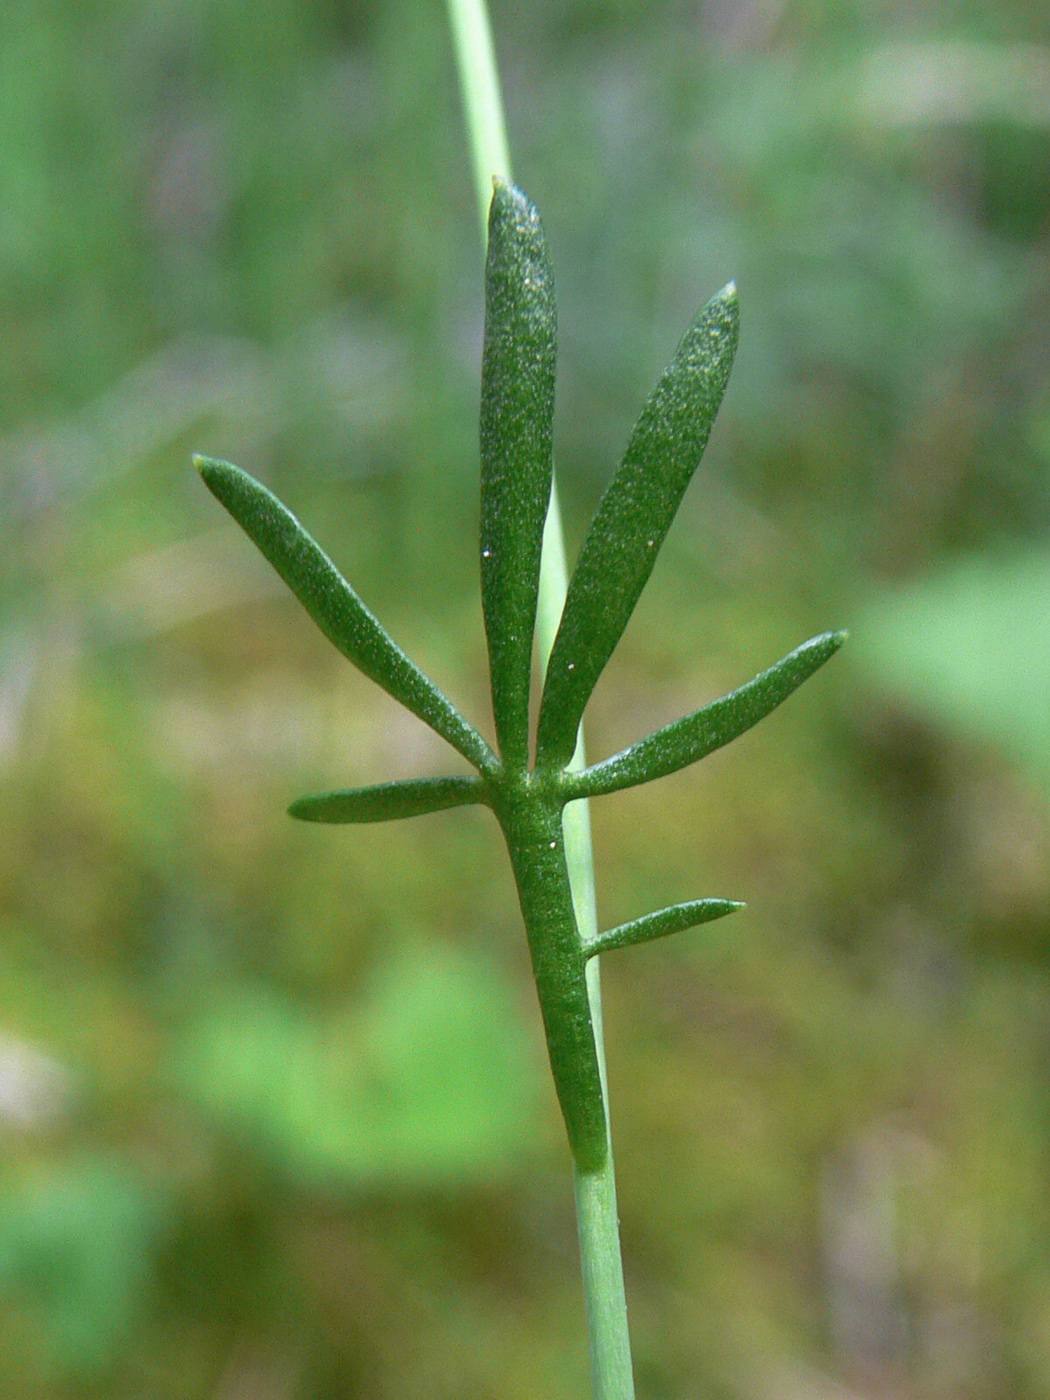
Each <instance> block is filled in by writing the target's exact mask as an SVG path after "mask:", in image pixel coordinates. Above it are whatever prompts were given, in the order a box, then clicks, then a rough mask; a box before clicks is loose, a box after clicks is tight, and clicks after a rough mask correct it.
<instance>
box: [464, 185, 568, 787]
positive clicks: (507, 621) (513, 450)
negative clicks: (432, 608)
mask: <svg viewBox="0 0 1050 1400" xmlns="http://www.w3.org/2000/svg"><path fill="white" fill-rule="evenodd" d="M556 337H557V313H556V310H555V304H554V275H553V272H552V270H551V264H550V256H549V254H548V251H547V242H546V239H545V238H544V236H543V226H542V225H541V223H540V217H539V215H538V214H537V212H536V210H535V208H534V207H533V205H532V204H531V203H530V202H529V200H528V199H526V197H525V196H524V195H523V194H522V193H521V191H520V190H518V189H515V188H514V186H513V185H507V184H504V183H503V182H502V181H497V183H496V188H495V193H494V194H493V196H492V205H491V208H490V210H489V247H488V261H487V263H486V265H485V350H484V356H483V358H482V363H481V600H482V604H483V606H484V610H485V631H486V633H487V635H488V643H489V659H490V666H491V672H492V709H493V713H494V715H495V720H496V733H497V735H498V736H499V744H500V751H501V753H502V755H503V759H504V762H506V763H507V764H508V765H509V766H510V767H512V768H525V767H526V766H527V764H528V755H529V679H530V674H531V669H532V635H533V630H534V627H535V623H536V599H537V594H538V590H539V577H540V553H541V550H542V546H543V522H544V520H545V519H546V516H547V503H548V501H549V500H550V493H551V472H552V466H551V429H552V422H553V417H554V369H555V353H556Z"/></svg>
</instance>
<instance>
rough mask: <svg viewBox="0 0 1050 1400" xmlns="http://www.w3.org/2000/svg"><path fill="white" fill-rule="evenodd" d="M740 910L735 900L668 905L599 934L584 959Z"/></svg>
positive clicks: (692, 901) (704, 900)
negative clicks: (665, 907)
mask: <svg viewBox="0 0 1050 1400" xmlns="http://www.w3.org/2000/svg"><path fill="white" fill-rule="evenodd" d="M743 908H744V905H743V904H741V903H740V901H739V900H736V899H693V900H690V901H689V903H688V904H672V905H670V906H669V908H667V909H658V910H657V911H656V913H655V914H646V915H644V916H643V917H642V918H641V919H632V920H631V921H630V923H628V924H619V925H618V926H617V927H616V928H614V929H610V930H609V932H608V933H601V934H599V935H598V937H597V938H595V939H593V940H592V941H591V942H590V943H588V944H587V945H586V947H585V948H584V956H585V957H588V958H593V957H595V956H597V954H598V953H609V952H611V951H612V950H613V949H614V948H629V947H631V945H632V944H634V943H650V942H651V941H652V940H653V939H654V938H663V937H664V935H665V934H668V933H681V932H683V930H685V929H687V928H696V927H697V925H698V924H709V923H710V922H711V920H712V919H722V918H724V917H725V916H726V914H735V913H736V911H737V910H738V909H743Z"/></svg>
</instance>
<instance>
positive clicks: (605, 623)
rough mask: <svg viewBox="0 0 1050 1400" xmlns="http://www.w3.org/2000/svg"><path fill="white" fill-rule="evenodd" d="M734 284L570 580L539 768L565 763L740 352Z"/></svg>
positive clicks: (672, 378) (685, 356)
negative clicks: (737, 350)
mask: <svg viewBox="0 0 1050 1400" xmlns="http://www.w3.org/2000/svg"><path fill="white" fill-rule="evenodd" d="M737 329H738V311H737V298H736V288H735V287H734V285H733V284H732V283H730V284H729V285H728V286H727V287H725V288H723V290H722V291H721V292H719V293H718V294H717V296H715V297H713V298H712V299H711V300H710V301H709V302H708V304H707V305H706V306H705V307H704V309H703V310H702V311H701V312H700V314H699V316H698V317H697V318H696V320H695V321H694V322H693V324H692V326H691V327H690V328H689V330H688V331H687V332H686V334H685V337H684V338H683V340H682V343H681V344H680V345H679V347H678V349H677V351H676V352H675V356H674V359H673V360H672V361H671V363H670V365H669V366H668V368H667V369H666V370H665V372H664V375H663V377H662V378H661V380H660V382H659V383H658V384H657V386H656V388H655V389H654V390H653V392H652V394H651V395H650V397H649V401H648V403H647V404H646V405H645V408H644V409H643V410H642V416H641V417H640V418H639V420H638V423H637V424H636V426H635V428H634V431H633V433H632V434H631V439H630V441H629V443H628V444H627V451H626V453H625V455H624V459H623V462H622V464H621V466H620V468H619V470H618V471H617V473H616V475H615V476H614V477H613V479H612V482H611V483H610V485H609V488H608V490H607V491H606V492H605V495H604V496H603V497H602V500H601V503H600V504H599V506H598V510H597V513H596V515H595V517H594V519H593V521H592V522H591V526H590V529H589V530H588V532H587V536H586V538H585V540H584V542H583V548H582V549H581V550H580V557H579V560H578V561H577V564H576V569H575V571H574V573H573V576H572V580H571V582H570V584H569V591H568V596H567V598H566V600H565V610H564V612H563V613H562V619H561V625H560V627H559V628H558V635H557V636H556V638H555V640H554V647H553V650H552V652H551V657H550V663H549V665H548V668H547V680H546V685H545V687H544V691H543V700H542V703H541V705H540V718H539V729H538V734H537V749H536V762H537V765H538V766H539V765H542V766H551V767H561V766H564V765H565V764H566V763H568V761H569V759H570V758H571V757H572V754H573V750H574V749H575V747H576V733H577V729H578V728H579V723H580V720H581V719H582V717H583V711H584V706H585V705H586V704H587V701H588V700H589V699H590V695H591V691H592V690H593V689H594V687H595V684H596V683H597V680H598V677H599V676H600V675H601V673H602V671H603V670H604V669H605V663H606V662H607V661H608V660H609V657H610V656H611V655H612V653H613V650H614V648H615V647H616V644H617V642H618V641H619V640H620V637H621V636H622V635H623V630H624V628H625V627H626V626H627V623H628V620H629V619H630V616H631V613H632V612H633V611H634V606H635V604H636V603H637V601H638V598H639V595H640V594H641V591H642V589H643V588H644V587H645V583H646V580H647V579H648V577H649V575H650V573H652V569H653V564H654V563H655V561H656V555H657V553H658V551H659V549H660V546H661V545H662V544H663V542H664V537H665V536H666V534H667V531H668V530H669V529H670V527H671V522H672V520H673V519H674V516H675V512H676V511H677V510H678V507H679V505H680V503H681V500H682V496H683V495H684V494H685V488H686V487H687V486H688V485H689V482H690V480H691V479H692V476H693V473H694V472H695V471H696V468H697V466H698V465H699V462H700V458H701V456H702V455H703V451H704V448H705V447H706V446H707V439H708V437H709V436H710V434H711V427H712V425H713V423H714V420H715V414H716V413H717V412H718V407H719V405H720V404H721V402H722V395H723V394H724V393H725V387H726V383H727V381H728V379H729V371H730V369H731V368H732V364H733V356H734V355H735V354H736V344H737Z"/></svg>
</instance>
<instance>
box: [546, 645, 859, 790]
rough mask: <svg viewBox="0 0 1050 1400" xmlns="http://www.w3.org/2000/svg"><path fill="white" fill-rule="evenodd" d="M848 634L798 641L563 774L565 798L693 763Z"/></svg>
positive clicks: (761, 712)
mask: <svg viewBox="0 0 1050 1400" xmlns="http://www.w3.org/2000/svg"><path fill="white" fill-rule="evenodd" d="M848 635H849V634H848V633H846V632H824V633H822V634H821V635H820V636H819V637H813V638H811V640H810V641H808V642H803V643H802V645H801V646H800V647H796V648H795V650H794V651H792V652H789V653H788V654H787V656H785V657H784V658H783V659H782V660H780V661H778V662H777V663H776V665H775V666H770V668H769V669H768V671H763V672H761V674H760V675H757V676H756V677H755V678H754V680H752V681H748V682H747V684H746V685H742V686H740V687H739V688H738V689H737V690H733V691H730V693H729V694H728V695H723V696H722V697H721V699H720V700H713V701H712V702H711V704H710V705H705V706H704V708H703V709H702V710H697V711H695V713H693V714H691V715H686V716H685V718H684V719H679V720H675V722H674V723H673V724H669V725H667V726H666V727H665V728H663V729H658V730H657V731H656V733H655V734H650V735H649V737H648V738H647V739H642V740H640V741H639V742H638V743H637V744H632V745H631V747H630V748H629V749H624V750H623V751H622V752H621V753H618V754H614V755H613V757H612V758H607V759H606V760H605V761H604V762H603V763H596V764H595V765H594V767H593V768H585V769H584V770H583V772H582V773H568V774H566V775H565V778H564V786H563V791H564V792H565V793H567V795H568V798H569V800H570V801H572V800H574V799H575V798H577V797H600V796H601V795H602V794H603V793H607V792H617V791H619V790H620V789H621V788H627V787H634V786H635V785H636V784H638V783H648V782H651V781H652V779H653V778H662V777H664V776H665V775H666V774H668V773H676V772H677V771H678V769H679V768H686V767H688V765H689V764H690V763H696V761H697V760H698V759H701V758H703V757H704V756H705V755H706V754H709V753H712V752H713V751H714V750H715V749H720V748H721V747H722V745H723V744H728V743H729V742H730V740H731V739H735V738H737V736H738V735H740V734H743V733H744V732H745V731H746V730H748V729H750V728H751V727H752V725H755V724H757V723H758V721H759V720H760V719H764V718H765V716H766V715H768V714H769V713H770V711H771V710H775V709H776V707H777V706H778V705H780V704H782V703H783V701H785V700H786V699H787V698H788V696H789V695H790V694H791V693H792V691H795V690H797V689H798V687H799V686H800V685H801V684H802V682H803V681H805V680H808V679H809V677H810V676H811V675H812V674H813V672H814V671H816V670H819V668H820V667H821V666H823V665H824V662H825V661H827V660H828V659H829V658H830V657H832V656H834V654H835V653H836V652H837V651H838V649H839V647H840V646H841V645H842V643H843V642H844V641H845V640H846V637H847V636H848Z"/></svg>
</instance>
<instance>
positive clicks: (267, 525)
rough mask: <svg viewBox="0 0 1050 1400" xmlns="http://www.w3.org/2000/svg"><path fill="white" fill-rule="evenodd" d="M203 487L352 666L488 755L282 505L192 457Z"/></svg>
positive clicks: (237, 475) (474, 759)
mask: <svg viewBox="0 0 1050 1400" xmlns="http://www.w3.org/2000/svg"><path fill="white" fill-rule="evenodd" d="M194 462H195V463H196V465H197V467H198V468H199V470H200V474H201V476H202V477H203V478H204V481H205V484H206V485H207V487H208V489H209V490H210V491H211V492H212V493H213V494H214V495H215V496H216V497H218V499H219V500H220V501H221V502H222V504H223V505H224V506H225V507H226V509H227V510H228V511H229V512H230V514H231V515H232V516H233V518H234V519H235V520H236V521H237V523H238V525H240V526H241V528H242V529H243V530H244V531H245V533H246V534H247V535H248V536H249V538H250V539H251V540H253V541H254V543H255V544H256V545H258V547H259V549H260V550H261V551H262V553H263V554H264V555H265V557H266V558H267V559H268V560H269V561H270V563H271V564H272V565H273V566H274V568H275V569H276V570H277V572H278V573H279V574H280V576H281V577H282V578H283V579H284V581H285V583H286V584H287V585H288V587H289V588H290V589H291V590H292V592H293V593H294V594H295V596H296V597H297V598H298V599H299V601H300V603H302V605H303V607H304V608H305V609H306V611H307V612H308V613H309V614H310V616H311V617H312V618H313V620H314V621H315V622H316V623H317V625H318V627H320V629H321V631H322V632H323V633H324V634H325V636H326V637H327V638H328V639H329V641H331V642H333V643H334V644H335V645H336V646H337V647H338V648H339V650H340V651H341V652H342V653H343V655H344V656H346V657H348V658H349V660H351V661H352V662H353V663H354V665H355V666H358V667H360V669H361V670H362V671H363V672H364V673H365V675H366V676H368V677H370V679H372V680H374V681H375V682H376V684H377V685H380V686H382V687H383V689H384V690H385V691H387V692H388V693H389V694H390V695H392V696H393V697H394V699H395V700H399V701H400V702H401V704H402V705H404V706H405V708H406V709H408V710H411V711H412V713H413V714H414V715H418V716H419V718H420V719H421V720H423V721H424V722H425V723H427V724H429V725H430V727H431V728H432V729H435V730H436V731H437V732H438V733H439V734H440V735H441V737H442V738H443V739H447V740H448V742H449V743H450V744H451V745H452V747H453V748H454V749H458V750H459V752H460V753H461V754H462V755H463V756H464V758H467V759H469V760H470V762H471V763H473V764H475V765H476V766H477V767H478V768H482V769H485V768H489V767H491V766H492V764H493V762H494V755H493V753H492V750H491V749H490V748H489V746H488V744H486V743H485V740H484V739H483V738H482V737H481V735H480V734H479V733H478V732H477V730H476V729H475V728H474V727H473V725H471V724H469V723H468V722H467V721H466V720H465V719H464V718H463V716H462V715H461V714H460V713H459V711H458V710H457V709H456V707H455V706H454V705H453V704H452V703H451V701H449V700H447V699H446V698H445V696H444V695H443V694H442V693H441V691H440V690H438V688H437V686H436V685H435V684H434V682H433V681H432V680H430V679H429V678H428V677H427V676H425V675H424V674H423V672H422V671H421V670H420V669H419V667H418V666H416V665H415V663H414V662H412V661H410V660H409V659H408V657H407V656H406V655H405V653H404V652H403V651H402V650H401V648H400V647H399V646H398V645H397V644H396V643H395V642H394V641H393V639H392V638H391V637H390V635H389V633H388V632H387V631H386V630H385V629H384V628H383V627H382V626H381V625H380V624H379V622H377V620H376V619H375V618H374V617H373V616H372V614H371V613H370V612H369V611H368V609H367V608H366V607H365V605H364V603H362V601H361V599H360V598H359V597H358V596H357V594H356V593H355V592H354V590H353V589H352V588H351V587H350V585H349V584H348V583H347V582H346V580H345V579H344V578H343V576H342V574H340V572H339V570H338V569H337V568H336V567H335V565H334V564H333V563H332V561H331V560H330V559H329V558H328V556H327V554H325V552H324V550H322V549H321V547H320V545H319V544H317V542H316V541H315V540H314V539H312V538H311V536H310V535H308V534H307V532H306V531H305V530H304V529H303V527H302V526H301V525H300V524H299V522H298V520H296V518H295V516H294V515H293V514H292V513H291V511H290V510H288V509H287V507H285V506H283V505H282V504H281V502H280V501H279V500H278V499H277V497H276V496H275V495H274V494H273V493H272V492H271V491H268V490H267V489H266V487H265V486H263V485H261V484H260V483H259V482H258V481H256V480H255V479H254V477H251V476H249V475H248V473H247V472H243V471H241V469H240V468H239V467H234V466H231V465H230V463H229V462H217V461H214V460H212V459H211V458H207V457H195V458H194Z"/></svg>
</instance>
